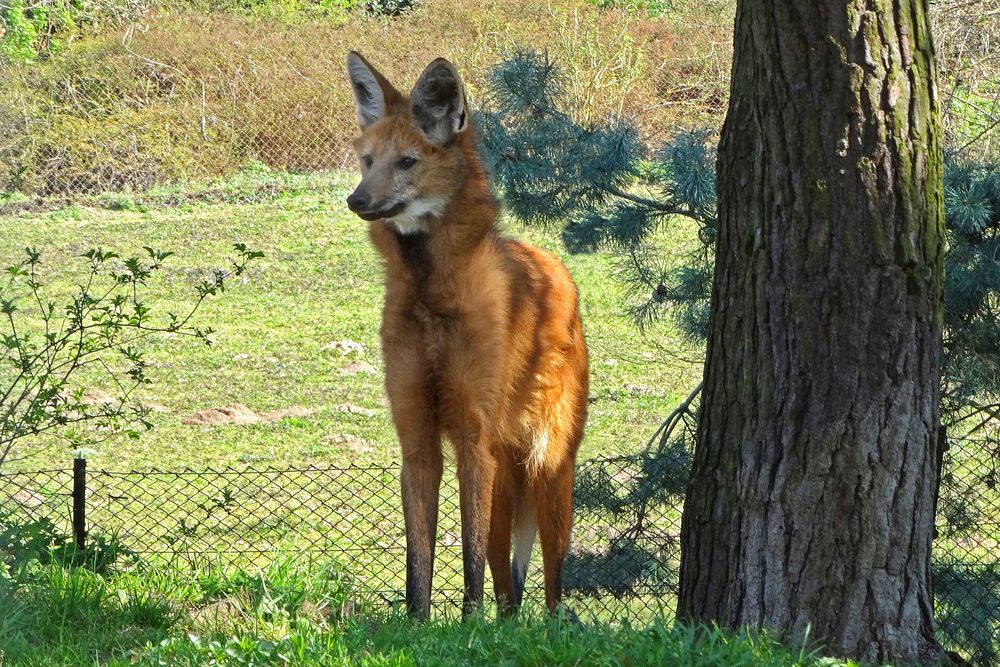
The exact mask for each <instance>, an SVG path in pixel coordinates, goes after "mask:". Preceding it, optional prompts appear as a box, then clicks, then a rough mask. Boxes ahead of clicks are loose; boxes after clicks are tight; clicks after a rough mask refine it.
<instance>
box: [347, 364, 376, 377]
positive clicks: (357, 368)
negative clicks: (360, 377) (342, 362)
mask: <svg viewBox="0 0 1000 667" xmlns="http://www.w3.org/2000/svg"><path fill="white" fill-rule="evenodd" d="M340 372H341V373H344V374H345V375H357V374H358V373H366V374H368V375H376V374H377V373H378V369H377V368H375V367H374V366H372V365H371V364H369V363H368V362H367V361H352V362H351V363H349V364H347V365H346V366H344V367H343V368H341V369H340Z"/></svg>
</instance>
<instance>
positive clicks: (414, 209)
mask: <svg viewBox="0 0 1000 667" xmlns="http://www.w3.org/2000/svg"><path fill="white" fill-rule="evenodd" d="M444 207H445V201H444V200H443V199H441V198H439V197H435V198H433V199H416V200H414V201H412V202H410V203H409V204H408V205H407V207H406V208H404V209H403V211H402V213H400V214H399V215H395V216H393V217H391V218H389V222H391V223H392V224H393V225H395V227H396V229H397V230H398V231H399V233H400V234H416V233H418V232H426V231H427V219H428V218H429V217H432V216H439V215H441V214H442V213H443V212H444Z"/></svg>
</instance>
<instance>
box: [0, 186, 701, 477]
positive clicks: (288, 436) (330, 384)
mask: <svg viewBox="0 0 1000 667" xmlns="http://www.w3.org/2000/svg"><path fill="white" fill-rule="evenodd" d="M353 179H354V176H353V175H350V174H332V175H329V176H302V177H296V176H289V175H285V174H273V173H270V172H267V171H266V170H255V171H252V172H249V173H245V174H242V175H240V176H238V177H236V178H234V179H232V180H230V181H227V182H225V183H222V184H217V185H215V186H213V187H211V188H205V189H202V190H198V189H190V188H189V189H188V191H187V192H186V193H185V194H183V195H181V194H179V193H177V192H172V191H157V192H153V193H151V194H149V195H143V196H142V197H136V196H132V195H124V194H105V195H102V196H101V197H97V198H93V199H90V200H84V201H83V203H81V204H78V205H73V206H67V207H62V208H56V209H55V210H48V211H44V210H43V211H39V210H32V211H22V212H19V213H14V214H11V215H7V216H3V217H0V232H2V234H3V238H4V245H3V249H2V250H0V266H7V265H10V264H12V263H13V262H15V261H16V260H17V259H18V258H19V253H20V252H21V248H23V247H25V246H34V247H36V248H38V249H39V250H41V251H42V252H43V259H44V260H45V265H44V273H43V275H42V280H43V282H45V283H46V284H47V289H49V290H50V293H53V294H56V295H59V294H63V295H64V294H66V293H67V292H68V290H69V289H70V288H71V287H72V285H73V284H74V280H76V279H77V278H78V276H80V275H81V274H82V272H83V270H84V269H85V266H84V262H83V261H81V259H80V257H79V255H80V254H81V253H82V252H84V251H85V250H86V249H88V248H92V247H97V246H101V247H104V248H109V249H114V250H116V251H117V252H119V254H122V255H127V254H130V253H131V254H134V253H141V252H142V250H141V247H142V246H144V245H149V246H153V247H155V248H157V249H162V250H171V251H174V252H175V253H176V254H175V255H174V256H173V257H171V258H170V259H169V260H168V262H167V267H166V268H165V271H164V272H163V274H162V275H161V276H160V277H159V279H157V280H156V281H155V282H153V283H152V284H151V285H150V294H151V296H150V298H149V304H150V305H152V306H153V309H154V310H153V312H154V313H160V314H164V315H165V313H166V312H168V311H174V312H183V310H184V308H185V307H190V305H191V303H193V299H194V287H195V284H196V283H197V282H199V281H200V280H201V279H202V278H204V277H205V276H206V274H207V273H208V272H209V271H210V270H211V269H212V268H213V267H218V266H225V258H226V256H227V253H228V251H229V250H230V248H231V246H232V244H233V243H234V242H243V243H246V244H247V245H248V246H250V247H251V248H253V249H257V250H262V251H264V252H265V253H266V256H265V258H264V259H262V260H259V261H258V262H256V263H255V264H254V265H253V266H252V267H251V270H250V271H249V273H248V275H247V277H246V281H245V284H236V285H232V286H231V287H230V288H229V289H227V291H226V292H225V293H224V294H222V295H220V296H219V297H217V298H214V299H212V300H210V301H209V302H208V303H207V304H206V305H205V307H204V308H203V310H201V311H199V313H198V316H197V322H196V324H197V325H199V326H212V327H215V328H216V329H217V333H216V334H215V335H214V336H213V338H214V340H215V344H214V345H213V346H211V347H206V346H204V345H202V344H199V343H198V342H196V341H192V340H186V339H183V338H168V337H159V338H155V339H152V340H150V342H149V344H148V346H147V356H148V359H149V361H150V364H151V372H150V375H151V377H152V379H153V381H154V383H153V384H152V385H151V386H150V387H149V388H148V389H147V390H145V391H144V393H143V394H142V396H141V397H140V399H141V400H142V401H145V402H152V403H156V404H159V405H161V406H163V407H164V408H166V411H165V412H160V413H155V414H154V415H153V417H152V421H153V422H154V424H155V428H154V429H153V430H152V431H150V432H148V433H146V434H144V435H143V436H142V437H141V438H140V439H139V440H137V441H128V440H120V441H116V442H113V443H107V444H104V445H102V446H101V447H99V449H98V455H97V456H96V457H95V458H94V460H93V461H92V465H93V466H94V467H98V468H101V467H103V468H113V469H118V470H120V469H130V468H146V467H153V466H155V467H160V468H167V469H173V468H179V467H185V466H192V467H197V468H203V467H206V466H225V465H240V464H248V463H250V464H255V465H273V466H299V465H306V464H317V465H325V464H345V463H348V462H357V463H385V462H389V461H392V460H395V459H396V452H397V448H396V443H395V436H394V433H393V430H392V427H391V423H390V419H389V413H388V409H387V406H386V404H385V400H384V398H383V396H384V392H383V386H382V384H383V377H382V368H381V359H380V353H379V344H378V328H379V322H380V308H381V300H382V293H383V288H382V271H381V268H380V266H379V262H378V259H377V257H376V254H375V252H374V250H373V249H372V248H371V247H370V244H369V242H368V239H367V231H366V223H364V222H362V221H360V220H358V219H357V218H356V217H354V216H353V215H350V214H349V213H348V212H347V210H346V207H345V205H344V203H343V202H344V198H345V196H346V193H347V192H348V188H349V186H350V185H351V184H352V181H353ZM510 231H511V233H513V234H515V235H517V236H520V237H522V238H525V239H527V240H529V241H531V242H533V243H536V244H538V245H541V246H543V247H547V248H549V249H551V250H553V251H555V252H557V253H558V254H560V255H561V256H563V258H564V259H565V260H566V262H567V264H568V266H569V268H570V271H571V273H572V274H573V276H574V278H575V279H576V281H577V283H578V285H579V288H580V293H581V299H582V313H583V320H584V326H585V330H586V336H587V342H588V345H589V347H590V351H591V380H592V382H591V387H592V388H591V405H590V414H589V419H588V423H587V430H586V437H585V440H584V444H583V449H582V452H581V455H582V457H592V456H595V455H599V454H607V453H613V452H620V451H622V450H635V449H636V448H638V447H640V446H641V445H642V444H643V443H644V442H645V439H646V438H647V437H648V436H649V434H650V433H651V432H652V431H653V430H654V429H655V427H656V426H657V424H658V423H659V420H660V419H661V418H662V417H663V416H664V415H665V414H666V413H667V412H668V411H669V409H670V408H671V406H672V405H673V404H674V403H675V402H676V401H677V400H678V399H679V398H681V397H683V396H684V395H686V394H687V393H688V392H689V391H690V389H691V387H692V386H693V385H694V384H695V383H696V381H697V377H698V375H699V374H700V361H699V353H698V351H697V350H691V349H687V348H685V347H684V345H683V344H682V343H677V342H670V343H668V344H664V341H676V340H677V338H676V336H673V334H672V332H671V331H670V330H668V329H666V328H660V329H658V330H655V331H651V332H649V333H647V334H645V335H644V334H640V333H639V331H638V330H637V329H636V328H635V327H634V325H633V324H632V322H630V321H629V320H628V319H627V317H626V316H625V315H624V314H623V313H624V312H625V300H624V296H623V295H622V294H621V291H620V288H619V286H618V283H617V282H616V280H615V278H614V276H613V274H614V270H613V266H612V263H611V260H610V259H609V258H608V257H607V256H605V255H601V254H596V255H579V256H566V253H565V251H564V250H563V249H562V247H561V243H560V242H559V241H558V239H557V235H556V234H555V233H554V232H553V233H547V232H545V231H540V230H537V229H523V228H520V227H515V226H510ZM341 340H351V341H356V342H358V343H361V344H362V345H363V346H364V351H363V353H361V354H342V353H340V352H337V351H335V350H331V349H329V348H328V345H329V344H330V343H331V342H333V341H341ZM678 350H680V352H679V353H678ZM358 361H363V362H365V363H367V364H370V365H371V366H372V367H374V368H375V372H373V373H369V372H364V371H361V372H354V373H352V372H351V364H352V363H354V362H358ZM81 379H82V380H83V381H84V384H85V385H88V386H93V384H88V383H97V382H99V380H98V379H96V378H95V377H93V376H92V377H86V376H83V377H82V378H81ZM98 388H103V389H108V390H110V387H107V386H103V387H101V386H100V385H98ZM230 403H243V404H245V405H247V406H249V407H250V408H252V409H254V410H257V411H267V410H274V409H279V408H286V407H290V406H301V407H304V408H307V409H309V410H311V411H312V412H311V414H310V415H308V416H306V417H294V418H286V419H283V420H281V421H278V422H275V423H270V424H253V425H246V426H217V427H197V426H186V425H183V424H182V423H181V421H182V419H183V418H184V417H186V416H188V415H190V414H191V413H193V412H195V411H196V410H200V409H204V408H210V407H218V406H223V405H227V404H230ZM346 436H353V437H355V438H360V439H361V441H363V442H361V443H359V442H358V441H356V440H355V441H350V438H347V437H346ZM43 446H44V451H43V452H42V453H41V454H37V455H32V456H30V457H29V458H27V459H24V460H20V461H18V462H16V463H15V464H14V466H15V467H18V468H21V469H30V468H35V467H49V466H67V465H68V464H69V457H70V452H69V451H68V448H67V447H66V446H65V445H64V444H63V443H62V442H61V441H58V440H56V439H51V438H50V439H45V440H40V439H39V440H33V441H30V442H27V441H26V442H23V443H22V444H21V446H20V448H19V452H18V454H20V455H26V454H33V453H34V452H35V451H36V449H38V448H39V447H43Z"/></svg>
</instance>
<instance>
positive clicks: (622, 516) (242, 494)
mask: <svg viewBox="0 0 1000 667" xmlns="http://www.w3.org/2000/svg"><path fill="white" fill-rule="evenodd" d="M686 451H687V450H686V449H683V448H674V449H672V450H671V451H668V452H667V454H666V456H664V455H663V452H660V455H658V456H652V455H635V456H626V457H617V458H604V459H595V460H591V461H587V462H584V463H581V464H580V466H579V467H578V471H577V486H576V492H575V496H574V497H575V505H576V514H575V520H574V528H573V542H572V547H571V552H570V555H569V557H568V559H567V563H566V569H565V575H564V586H565V591H566V598H567V600H568V603H569V605H570V606H571V607H572V608H573V610H574V611H576V612H577V613H578V614H579V615H580V616H581V617H583V618H595V619H599V620H602V621H608V622H621V621H626V620H627V621H629V622H631V623H633V624H635V623H640V624H641V623H642V622H644V621H648V620H650V619H652V618H653V617H655V616H663V615H666V616H668V617H669V616H670V615H671V614H672V612H673V609H674V605H675V598H676V593H677V583H678V579H677V577H678V569H679V558H680V543H679V535H680V517H681V506H682V502H683V488H684V485H685V480H686V475H687V472H686V471H687V461H688V458H687V453H686ZM964 454H965V453H961V452H960V453H955V452H952V456H954V457H957V458H961V456H963V455H964ZM398 486H399V483H398V477H397V469H396V468H395V467H384V466H367V467H324V468H318V467H310V468H294V469H278V468H266V469H253V468H243V469H235V468H227V469H223V470H176V471H164V470H148V471H125V472H115V471H108V470H86V468H85V466H84V465H83V464H82V463H81V462H80V461H78V462H77V465H76V467H75V469H66V470H62V469H55V470H42V471H35V472H14V473H4V474H2V475H0V516H4V517H6V518H7V519H8V520H15V521H31V520H38V519H48V520H50V521H53V522H54V523H55V524H56V525H57V526H59V527H60V528H62V529H63V530H65V531H67V532H72V533H74V534H75V535H76V537H77V539H78V540H82V539H84V535H85V533H89V534H90V536H91V538H93V537H94V536H96V535H98V534H100V535H105V536H109V535H114V536H116V538H117V540H118V543H119V545H120V546H121V547H123V548H125V549H128V550H131V551H134V552H135V553H136V554H137V555H138V556H139V557H143V558H151V557H157V556H164V555H167V556H196V555H197V556H202V555H205V554H210V555H228V556H229V557H231V558H235V559H238V560H239V561H240V562H245V563H251V564H252V563H253V562H258V563H259V562H262V561H263V560H265V559H266V558H267V557H268V556H269V555H273V554H275V553H277V552H279V551H280V552H284V553H287V552H289V551H291V552H312V553H317V554H323V555H325V556H329V557H332V558H335V559H337V560H339V561H341V562H342V563H344V564H345V565H347V566H348V567H349V570H350V572H351V573H352V576H353V577H354V578H355V580H356V583H357V586H358V590H359V592H360V593H361V594H363V595H365V596H366V597H370V598H371V599H373V600H380V601H382V602H384V603H385V604H395V603H398V602H400V601H401V600H402V598H403V593H402V591H403V589H404V577H405V570H404V562H405V559H404V550H405V536H404V532H403V521H402V510H401V507H400V500H399V493H398ZM941 498H942V504H941V506H940V507H939V517H938V528H939V537H938V539H937V541H936V545H935V549H934V565H935V569H934V571H935V594H936V597H937V616H938V625H939V635H940V638H941V640H942V641H943V642H944V643H945V644H946V645H947V646H948V647H950V648H956V649H958V650H960V651H962V652H963V653H965V654H967V655H969V656H971V657H972V658H973V659H974V660H975V661H976V662H977V663H979V664H993V663H994V661H995V660H996V658H997V655H998V650H1000V641H998V636H1000V542H998V536H1000V525H998V519H1000V505H998V504H990V505H989V506H988V507H986V508H984V509H985V511H983V512H979V513H978V514H976V515H975V516H976V518H974V519H972V520H970V521H969V522H967V523H966V524H964V525H963V526H962V527H961V528H960V529H959V530H956V528H955V527H954V524H953V521H952V519H951V518H949V516H948V515H949V512H953V511H954V507H953V504H954V503H955V502H958V501H957V500H955V499H956V498H963V499H964V500H965V501H966V502H982V501H983V500H984V498H983V497H982V495H981V494H979V492H977V491H975V490H974V489H970V488H967V487H965V486H964V485H963V482H961V481H960V479H959V478H957V477H955V476H953V475H951V474H946V476H945V481H944V488H943V489H942V495H941ZM994 500H995V499H994ZM990 502H991V503H993V502H994V501H993V500H991V501H990ZM460 533H461V531H460V526H459V512H458V506H457V483H456V481H455V475H454V471H453V470H446V471H445V476H444V480H443V483H442V490H441V519H440V525H439V528H438V557H437V561H436V569H435V580H434V584H435V585H434V605H435V608H437V609H439V610H442V609H446V608H456V607H458V606H459V605H460V604H461V599H462V572H461V568H462V559H461V538H460ZM537 557H538V556H537V554H536V558H537ZM540 593H541V568H540V566H538V564H537V563H536V564H535V566H534V567H532V568H531V571H530V576H529V582H528V586H527V589H526V596H527V597H528V598H531V597H533V596H534V597H535V599H540V598H541V596H540Z"/></svg>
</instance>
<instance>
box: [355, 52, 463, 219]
mask: <svg viewBox="0 0 1000 667" xmlns="http://www.w3.org/2000/svg"><path fill="white" fill-rule="evenodd" d="M347 75H348V77H349V78H350V80H351V85H352V87H353V89H354V105H355V108H356V110H357V115H358V125H360V126H361V136H360V137H359V138H358V139H356V140H355V142H354V147H355V149H356V150H357V153H358V159H359V161H360V166H361V183H359V184H358V187H357V188H356V189H355V190H354V192H353V193H352V194H351V196H349V197H348V198H347V206H348V207H349V208H350V209H351V210H352V211H354V212H355V213H356V214H357V215H358V216H359V217H361V218H363V219H365V220H378V219H381V218H385V219H387V220H389V221H390V222H392V223H393V224H394V225H395V226H396V228H397V229H398V230H399V231H400V232H401V233H403V234H410V233H415V232H419V231H427V230H428V229H429V225H430V224H431V223H432V221H433V218H434V217H436V216H439V215H440V214H441V213H442V212H443V211H444V209H445V207H446V206H447V205H448V202H449V201H450V200H451V199H452V197H454V195H455V193H456V192H457V191H458V189H459V188H460V187H461V185H462V182H463V179H464V177H465V172H466V169H467V167H468V165H467V163H466V159H465V157H464V156H463V152H462V151H461V150H460V147H459V146H458V145H457V143H458V140H459V139H460V138H461V136H462V134H463V133H464V132H466V130H467V129H468V127H469V116H468V109H467V106H466V102H465V89H464V88H463V86H462V80H461V79H460V78H459V76H458V71H457V70H456V69H455V66H454V65H452V64H451V63H450V62H448V61H447V60H445V59H444V58H438V59H436V60H434V61H432V62H431V63H430V64H429V65H428V66H427V67H426V68H425V69H424V71H423V73H422V74H421V75H420V78H418V79H417V82H416V84H414V86H413V90H411V91H410V95H409V97H408V98H407V97H405V96H404V95H403V94H402V93H400V92H399V91H398V90H396V89H395V88H394V87H393V85H392V84H391V83H389V81H388V80H387V79H386V78H385V77H384V76H382V75H381V74H380V73H379V72H378V70H376V69H375V68H374V67H372V66H371V65H370V64H369V63H368V61H366V60H365V59H364V58H363V57H361V55H360V54H358V53H355V52H353V51H352V52H351V53H350V54H349V55H348V56H347Z"/></svg>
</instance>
